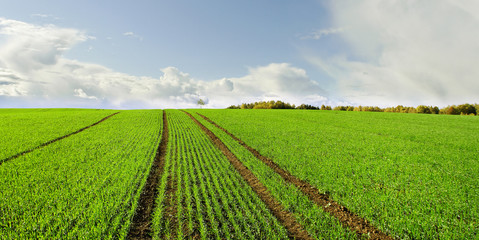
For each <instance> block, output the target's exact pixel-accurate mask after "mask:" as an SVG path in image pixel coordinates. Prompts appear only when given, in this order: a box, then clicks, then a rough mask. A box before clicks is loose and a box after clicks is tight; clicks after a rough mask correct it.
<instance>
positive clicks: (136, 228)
mask: <svg viewBox="0 0 479 240" xmlns="http://www.w3.org/2000/svg"><path fill="white" fill-rule="evenodd" d="M167 146H168V121H167V117H166V112H165V111H163V131H162V134H161V140H160V145H159V146H158V149H157V151H156V155H155V159H154V161H153V164H152V166H151V169H150V172H149V175H148V178H147V180H146V183H145V185H144V186H143V190H142V192H141V195H140V199H139V200H138V206H137V209H136V213H135V215H134V217H133V221H132V223H131V226H130V230H129V232H128V236H127V238H128V239H151V238H152V236H151V235H152V230H151V229H150V225H151V221H152V214H153V209H154V207H155V199H156V197H157V195H158V191H157V188H158V180H159V179H160V176H161V174H163V169H164V167H165V156H166V150H167Z"/></svg>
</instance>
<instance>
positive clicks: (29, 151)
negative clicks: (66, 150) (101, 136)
mask: <svg viewBox="0 0 479 240" xmlns="http://www.w3.org/2000/svg"><path fill="white" fill-rule="evenodd" d="M118 113H120V112H116V113H113V114H111V115H109V116H106V117H104V118H102V119H101V120H100V121H98V122H96V123H93V124H91V125H89V126H86V127H83V128H80V129H78V130H77V131H75V132H72V133H69V134H67V135H64V136H61V137H58V138H55V139H53V140H50V141H48V142H45V143H42V144H41V145H38V146H36V147H34V148H31V149H29V150H26V151H23V152H21V153H17V154H15V155H13V156H11V157H8V158H5V159H3V160H0V166H1V165H2V164H3V163H4V162H7V161H10V160H13V159H15V158H18V157H20V156H22V155H25V154H27V153H31V152H33V151H35V150H37V149H39V148H42V147H45V146H48V145H50V144H52V143H54V142H57V141H60V140H62V139H64V138H67V137H70V136H72V135H75V134H77V133H80V132H83V131H85V130H87V129H88V128H91V127H93V126H95V125H98V124H100V123H101V122H103V121H105V120H107V119H108V118H111V117H113V116H114V115H116V114H118Z"/></svg>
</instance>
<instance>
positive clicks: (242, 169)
mask: <svg viewBox="0 0 479 240" xmlns="http://www.w3.org/2000/svg"><path fill="white" fill-rule="evenodd" d="M183 112H184V113H186V114H187V115H188V116H189V117H190V118H191V119H192V120H193V121H194V122H195V123H196V124H198V126H200V127H201V129H202V130H203V131H204V132H205V133H206V134H207V135H208V137H210V139H211V140H212V141H213V143H214V144H215V145H216V146H217V147H218V148H219V149H220V150H221V151H222V152H223V154H224V155H225V156H226V157H227V158H228V160H229V161H230V162H231V164H232V165H233V166H234V167H235V169H236V170H237V171H238V172H239V174H240V175H241V176H242V177H243V179H244V180H245V181H246V182H247V183H248V185H250V186H251V188H252V189H253V191H254V192H255V193H256V194H257V195H258V196H259V197H260V198H261V200H262V201H263V202H264V203H265V204H266V206H267V207H268V208H269V209H270V211H271V212H272V213H273V215H274V216H275V217H276V218H277V219H278V220H279V221H280V222H281V224H283V226H284V227H285V228H286V229H287V230H288V235H289V237H290V238H294V239H312V238H311V237H310V236H309V235H308V232H306V231H305V230H304V228H303V227H302V226H301V225H300V224H299V223H298V222H297V221H296V219H295V218H294V216H293V215H292V214H291V213H289V212H288V211H286V209H285V208H284V207H283V205H281V203H280V202H279V201H278V200H276V199H275V198H274V197H273V196H272V195H271V194H270V193H269V191H268V189H267V188H266V186H264V185H263V184H262V183H261V182H260V181H259V180H258V178H256V176H255V175H254V174H253V173H252V172H251V171H250V170H249V169H248V168H247V167H246V166H245V165H243V163H242V162H241V161H240V160H239V159H238V158H237V157H236V156H235V155H234V154H233V153H232V152H231V151H230V150H229V149H228V147H226V145H225V144H224V143H223V142H222V141H221V140H220V139H219V138H218V137H217V136H216V135H215V134H214V133H213V132H211V131H210V130H209V129H208V128H206V127H205V126H204V125H203V124H201V123H200V122H199V121H198V120H196V118H194V117H193V116H192V115H191V114H189V113H187V112H185V111H183Z"/></svg>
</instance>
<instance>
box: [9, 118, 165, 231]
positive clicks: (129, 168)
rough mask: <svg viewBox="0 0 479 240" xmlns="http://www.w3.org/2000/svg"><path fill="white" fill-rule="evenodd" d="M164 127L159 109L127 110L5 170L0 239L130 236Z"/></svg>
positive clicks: (30, 154)
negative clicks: (139, 199) (133, 219)
mask: <svg viewBox="0 0 479 240" xmlns="http://www.w3.org/2000/svg"><path fill="white" fill-rule="evenodd" d="M96 116H98V115H96ZM161 124H162V118H161V111H123V112H121V113H120V114H117V115H115V116H113V117H111V118H110V119H108V120H107V121H104V122H103V123H101V124H98V125H96V126H94V127H92V128H89V129H87V130H85V131H83V132H81V133H78V134H76V135H72V136H70V137H68V138H65V139H62V140H61V141H58V142H54V143H52V144H50V145H48V146H45V147H43V148H40V149H37V150H35V151H33V152H31V153H29V154H25V155H23V156H20V157H18V158H16V159H14V160H13V161H8V162H5V163H4V164H2V165H1V166H0V236H1V237H2V238H4V239H64V238H68V239H78V238H84V239H109V238H124V237H125V236H126V234H127V233H128V229H129V226H130V222H131V219H132V217H133V214H134V211H135V209H136V204H137V201H138V198H139V195H140V191H141V188H142V186H143V185H144V183H145V181H146V176H147V175H148V173H149V170H150V166H151V163H152V160H153V157H154V154H155V151H156V148H157V146H158V143H159V140H160V139H159V136H160V135H159V134H158V133H159V130H160V129H161Z"/></svg>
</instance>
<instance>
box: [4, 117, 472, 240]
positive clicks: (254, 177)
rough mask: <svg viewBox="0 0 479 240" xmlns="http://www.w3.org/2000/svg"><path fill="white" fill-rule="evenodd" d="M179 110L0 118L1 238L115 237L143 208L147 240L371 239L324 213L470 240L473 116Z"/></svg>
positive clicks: (412, 235) (400, 232)
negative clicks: (308, 190) (147, 198)
mask: <svg viewBox="0 0 479 240" xmlns="http://www.w3.org/2000/svg"><path fill="white" fill-rule="evenodd" d="M116 112H119V113H118V114H116V115H112V114H114V113H116ZM187 112H188V113H190V114H191V115H192V117H194V118H195V119H196V120H197V121H198V123H196V122H195V121H193V119H192V118H190V116H189V115H187V114H186V113H185V112H182V111H179V110H165V114H166V115H165V116H166V119H165V120H166V122H164V121H163V111H161V110H121V111H116V110H83V109H0V117H1V118H0V126H1V128H0V133H1V135H0V136H1V137H0V143H1V144H0V239H52V238H53V239H58V238H62V239H64V238H66V239H78V238H84V239H125V238H127V236H131V235H129V234H132V233H131V232H130V231H132V229H133V227H132V226H133V225H135V224H137V222H136V221H137V216H136V215H135V212H141V211H139V209H140V208H150V209H152V211H151V216H148V217H145V218H146V222H145V223H138V224H139V225H141V226H146V227H144V228H141V229H142V230H141V231H140V232H142V233H141V234H143V235H141V236H143V237H145V236H147V237H152V238H153V239H173V238H174V239H190V238H195V239H196V238H199V239H288V238H291V237H295V236H296V237H298V236H300V235H297V234H298V233H295V231H297V232H303V233H305V234H306V235H301V236H302V237H298V238H305V239H308V238H310V239H357V238H368V234H367V233H366V234H362V235H361V233H364V232H361V231H360V230H357V229H355V228H354V227H351V225H348V224H349V223H347V221H345V220H344V219H341V218H340V217H337V216H335V215H334V214H331V213H330V212H329V211H328V208H329V207H330V205H335V204H336V205H338V206H340V207H341V209H349V212H351V214H354V216H357V217H358V218H359V219H362V220H363V221H367V222H368V224H370V225H371V226H373V227H375V228H376V229H378V231H380V232H381V233H383V234H384V235H381V236H385V235H387V236H388V237H387V238H397V239H478V238H479V222H478V220H479V156H478V153H479V138H478V137H477V136H478V135H479V118H475V117H469V116H449V115H422V114H397V113H374V112H339V111H307V110H304V111H303V110H209V109H190V110H187ZM197 113H199V114H201V115H204V116H205V117H207V118H208V119H209V120H210V121H208V120H206V119H205V118H203V117H202V116H201V115H198V114H197ZM110 115H112V116H111V117H109V118H107V119H104V118H105V117H107V116H110ZM102 119H104V120H103V121H101V122H99V121H100V120H102ZM211 121H212V122H214V123H216V124H217V125H218V126H220V127H222V128H223V129H224V130H227V131H228V132H229V133H230V134H232V135H234V136H235V137H236V138H238V139H235V138H233V137H232V136H231V135H229V134H228V133H226V132H225V131H224V130H222V129H220V128H218V127H217V126H215V125H214V124H212V122H211ZM97 122H98V123H97ZM95 123H97V124H95ZM93 124H95V125H93ZM201 125H202V126H204V129H203V128H202V126H201ZM80 129H82V130H81V131H78V130H80ZM165 129H167V131H165ZM207 130H209V131H210V133H208V132H207ZM163 131H165V134H167V135H168V138H167V139H168V140H167V142H164V144H166V151H165V152H161V151H164V150H160V147H159V146H160V140H161V139H162V138H161V136H162V133H163ZM71 133H74V134H71ZM208 134H209V135H208ZM62 136H66V137H64V138H61V139H58V138H60V137H62ZM55 139H58V140H56V141H53V142H52V140H55ZM238 140H240V142H239V141H238ZM162 141H165V140H162ZM241 141H242V142H241ZM222 144H223V145H224V146H225V147H226V150H225V149H222V148H221V147H220V145H222ZM248 146H249V147H250V148H253V149H255V150H257V152H259V153H258V154H261V155H262V156H261V157H266V158H268V159H269V160H270V161H271V162H273V163H274V164H276V165H274V166H278V168H279V169H280V170H278V169H274V168H273V167H271V166H272V165H271V164H269V165H268V164H267V163H266V162H264V161H262V160H260V159H261V158H260V156H258V155H257V154H254V153H253V152H251V150H248V149H247V147H248ZM27 150H30V151H29V152H27V153H24V154H21V155H18V154H19V153H22V152H24V151H27ZM16 155H18V156H16ZM160 155H161V157H159V156H160ZM12 156H15V157H13V158H12ZM232 159H236V160H232ZM234 161H238V162H239V163H240V165H238V164H236V165H235V163H234ZM155 164H159V166H161V167H159V168H158V169H159V170H158V172H159V175H158V176H157V179H156V180H157V183H154V184H153V185H151V184H150V183H151V182H150V178H151V177H149V175H150V172H153V170H152V171H150V170H151V169H154V167H152V166H156V165H155ZM241 168H245V169H246V170H241ZM155 171H156V170H155ZM278 171H284V172H287V173H288V174H290V175H291V178H297V179H299V180H300V181H303V182H305V183H308V184H310V185H311V186H312V187H314V189H318V190H314V191H316V192H317V195H318V196H324V197H325V198H327V201H329V203H328V204H326V205H321V204H318V202H315V201H313V200H312V199H311V197H310V196H309V195H307V194H305V192H304V189H302V188H301V187H298V185H295V183H293V182H292V180H291V179H289V178H285V177H284V176H282V175H281V174H278ZM245 172H247V173H248V174H250V175H245ZM152 176H153V175H152ZM308 186H309V185H308ZM258 189H266V190H265V192H264V191H263V190H258ZM151 190H153V191H154V201H153V202H150V203H148V204H149V205H147V206H143V205H142V204H143V203H142V201H140V199H141V198H142V196H143V194H144V193H145V192H146V191H151ZM345 211H346V210H345ZM370 236H371V237H373V238H375V237H376V236H379V235H374V233H372V232H371V234H370Z"/></svg>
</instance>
